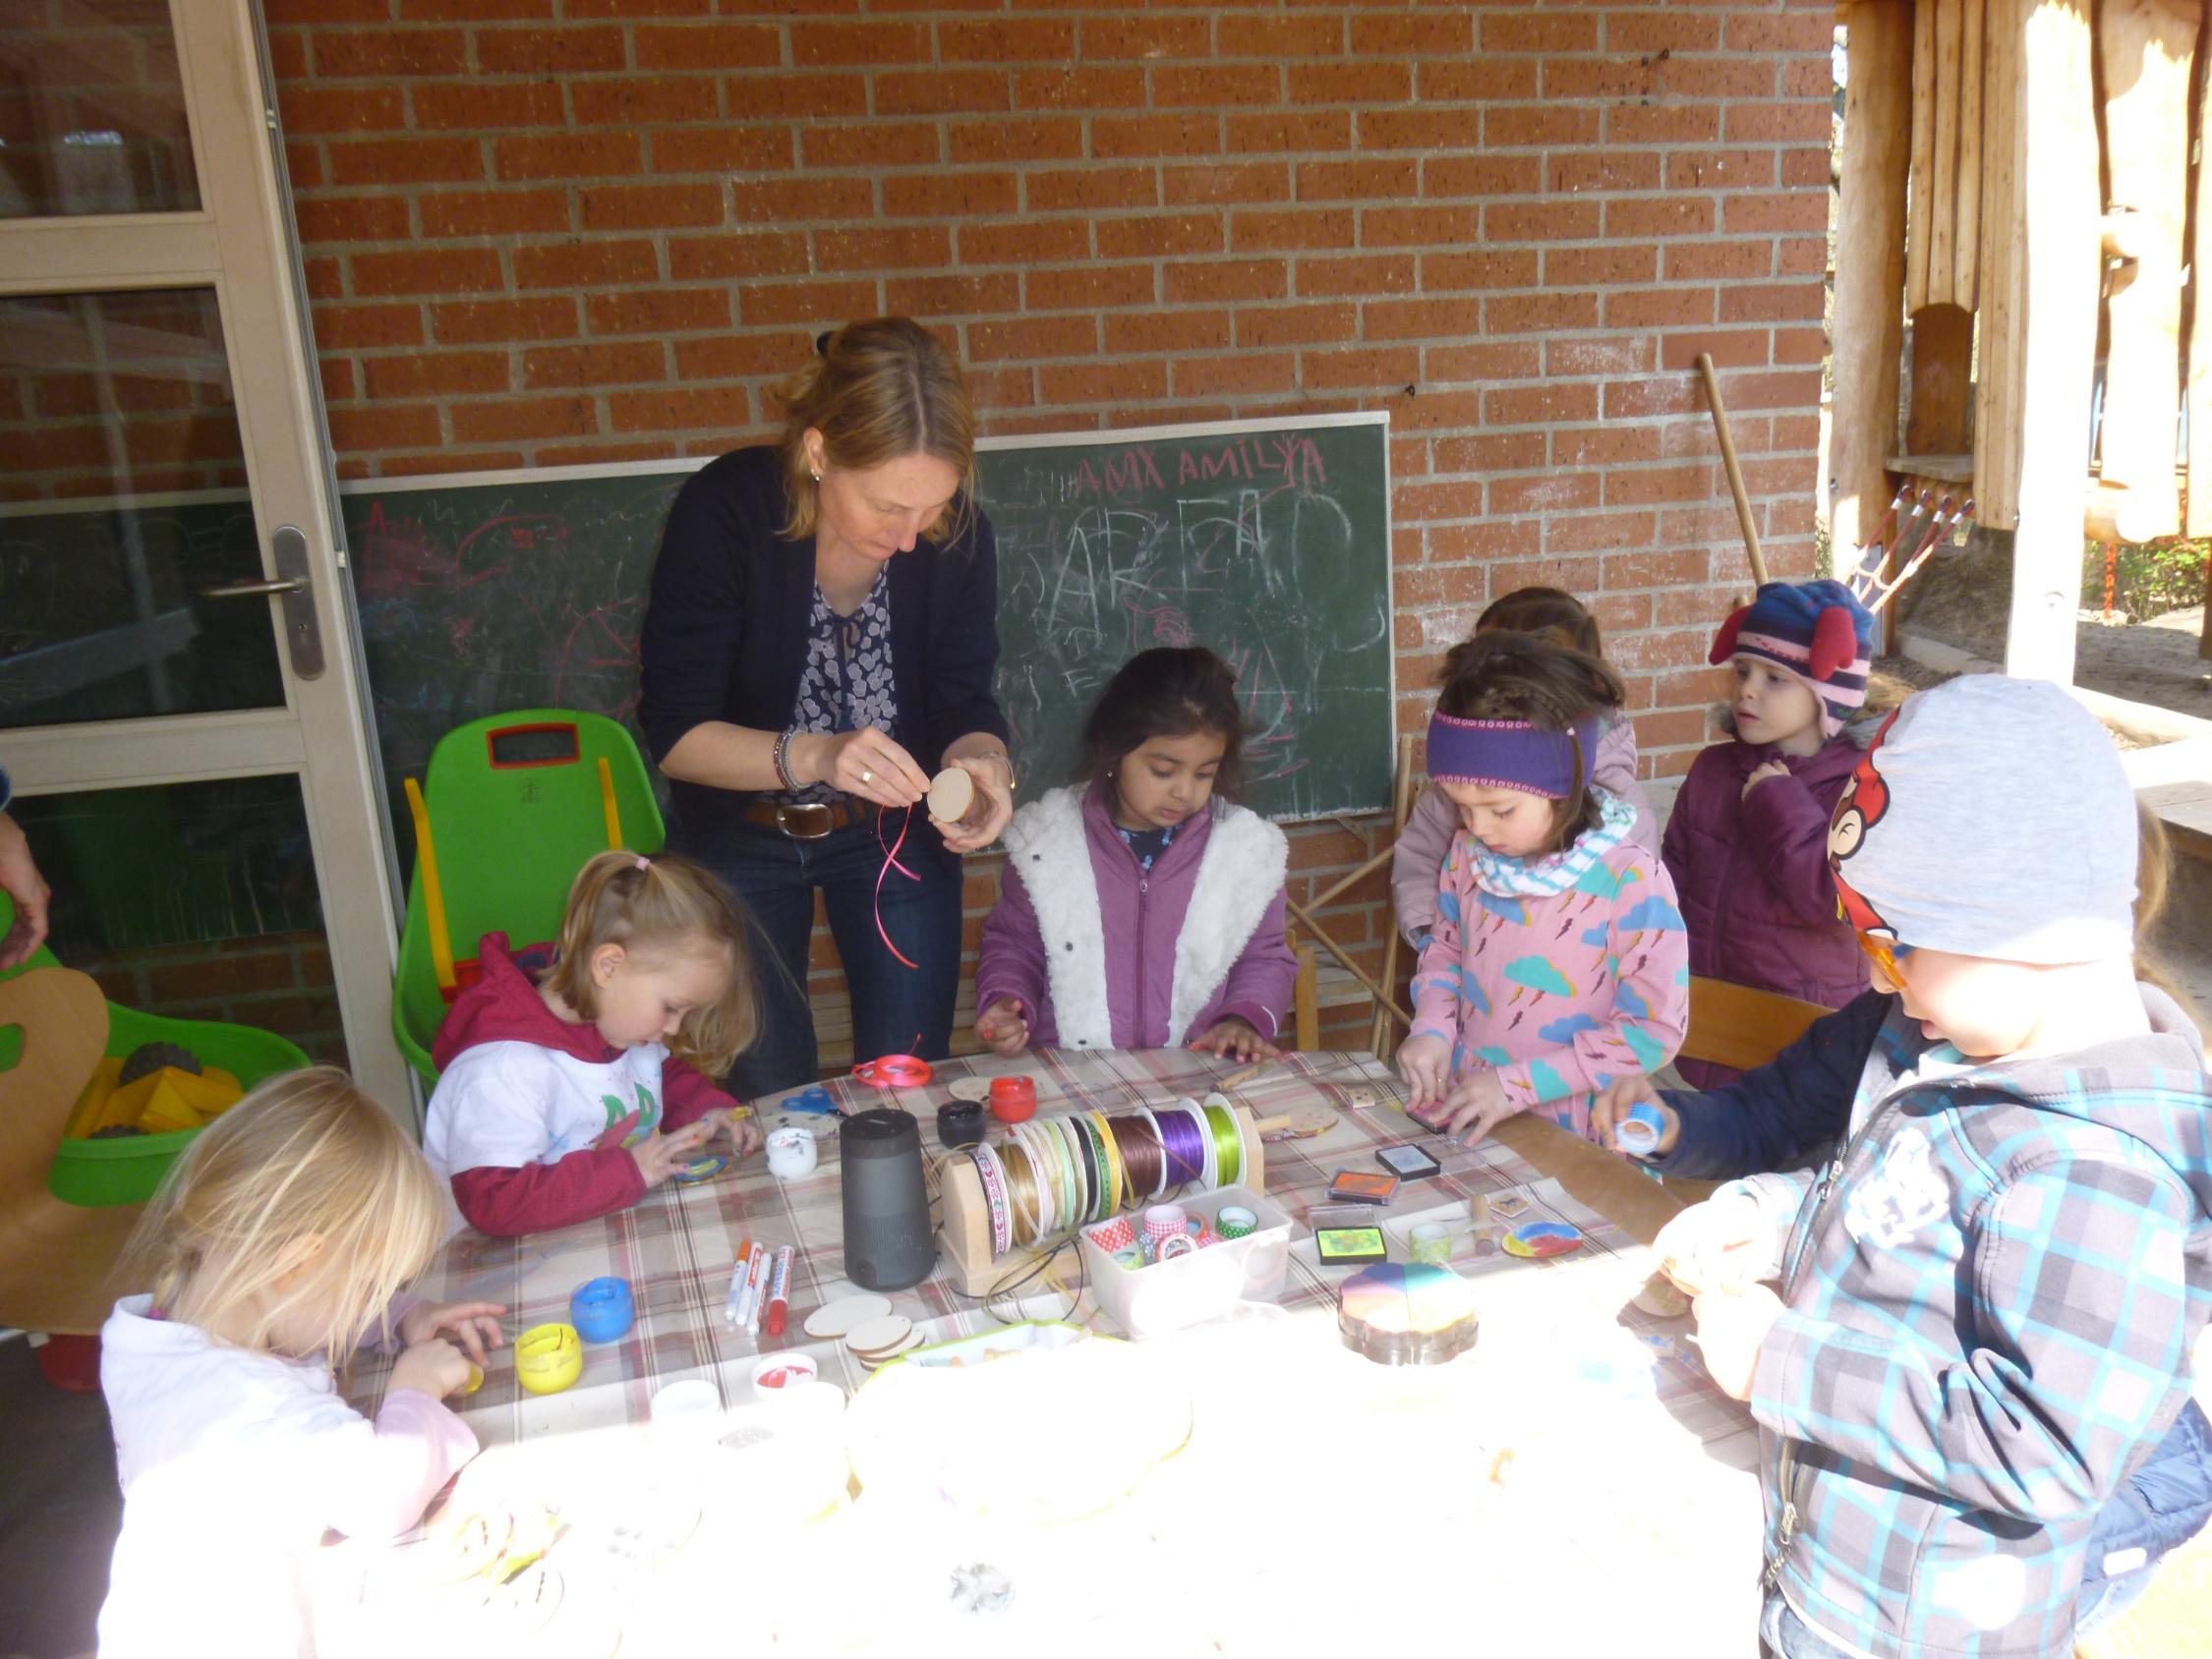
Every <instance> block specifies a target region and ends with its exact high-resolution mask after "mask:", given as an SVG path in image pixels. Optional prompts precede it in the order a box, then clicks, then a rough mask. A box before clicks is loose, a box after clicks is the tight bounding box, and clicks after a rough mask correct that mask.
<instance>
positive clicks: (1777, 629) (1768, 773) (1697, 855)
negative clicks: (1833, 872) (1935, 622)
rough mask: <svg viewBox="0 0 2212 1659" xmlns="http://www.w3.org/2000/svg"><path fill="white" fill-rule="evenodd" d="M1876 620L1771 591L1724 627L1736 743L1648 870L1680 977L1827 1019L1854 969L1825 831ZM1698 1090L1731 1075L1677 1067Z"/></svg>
mask: <svg viewBox="0 0 2212 1659" xmlns="http://www.w3.org/2000/svg"><path fill="white" fill-rule="evenodd" d="M1873 639H1874V617H1873V614H1872V613H1871V612H1869V611H1868V610H1867V608H1866V606H1865V605H1863V604H1861V603H1860V602H1859V601H1858V600H1857V599H1856V598H1854V597H1853V596H1852V595H1851V594H1850V592H1849V591H1848V590H1846V589H1845V588H1844V587H1843V585H1842V584H1841V583H1838V582H1825V581H1824V582H1797V583H1789V582H1769V583H1767V584H1766V585H1765V586H1764V587H1762V588H1761V589H1760V590H1759V592H1758V594H1757V595H1756V596H1755V597H1754V598H1753V600H1752V601H1751V603H1750V604H1748V605H1746V606H1744V607H1743V608H1742V609H1740V610H1738V611H1737V612H1736V613H1735V614H1734V615H1732V616H1730V617H1729V618H1728V620H1727V621H1725V622H1723V623H1722V624H1721V625H1720V632H1719V635H1718V637H1717V638H1716V639H1715V641H1714V644H1713V651H1712V658H1711V659H1712V660H1713V661H1714V662H1717V663H1718V662H1725V663H1727V664H1728V665H1729V666H1730V667H1731V668H1733V669H1734V670H1735V677H1736V684H1735V692H1734V697H1733V700H1732V704H1731V707H1730V715H1731V730H1732V733H1733V739H1732V741H1730V742H1727V743H1716V744H1715V745H1714V746H1713V747H1712V748H1710V749H1708V750H1706V751H1705V752H1704V753H1703V754H1701V755H1699V756H1698V758H1697V760H1696V762H1695V763H1694V764H1693V765H1692V766H1691V768H1690V774H1689V776H1688V777H1686V778H1684V779H1683V781H1682V792H1681V793H1680V794H1679V795H1678V796H1676V797H1675V801H1674V811H1673V813H1672V814H1671V815H1670V816H1669V817H1668V819H1667V821H1666V837H1665V839H1664V841H1663V842H1661V844H1660V849H1659V850H1660V854H1661V856H1662V857H1663V858H1664V859H1665V861H1666V872H1667V874H1668V875H1669V876H1671V877H1673V878H1674V890H1675V891H1676V892H1677V893H1678V894H1680V896H1681V904H1682V914H1683V917H1684V918H1685V919H1686V920H1687V921H1688V923H1689V927H1690V972H1692V973H1693V974H1698V975H1701V976H1705V977H1708V978H1713V979H1726V980H1733V981H1734V982H1735V983H1737V984H1738V985H1752V986H1757V987H1759V988H1760V989H1761V990H1765V991H1779V992H1782V993H1784V994H1785V995H1787V996H1791V997H1799V998H1802V999H1804V1000H1805V1001H1808V1002H1820V1003H1824V1004H1826V1005H1827V1006H1829V1007H1832V1008H1839V1007H1841V1006H1842V1005H1843V1004H1844V1003H1845V1002H1848V1001H1850V1000H1851V999H1852V998H1853V997H1855V996H1857V995H1858V994H1859V993H1860V992H1861V991H1863V990H1865V989H1866V964H1865V962H1864V961H1863V960H1862V959H1861V958H1860V956H1859V951H1858V946H1857V944H1854V943H1853V941H1852V938H1851V930H1850V929H1849V928H1848V927H1846V926H1844V924H1843V922H1842V921H1841V919H1840V918H1839V917H1838V916H1837V914H1836V910H1835V888H1834V885H1833V884H1832V883H1831V882H1830V880H1829V874H1828V819H1829V814H1830V812H1831V811H1833V810H1834V806H1835V800H1836V797H1837V796H1838V795H1840V794H1842V792H1843V785H1844V782H1845V781H1846V780H1847V779H1848V778H1849V777H1850V775H1851V769H1852V768H1853V767H1855V766H1857V765H1858V761H1859V755H1860V744H1859V743H1858V742H1856V741H1854V740H1853V736H1852V734H1851V733H1850V732H1849V731H1847V730H1846V729H1845V723H1846V722H1847V721H1848V720H1850V718H1851V717H1852V715H1855V714H1856V713H1857V712H1858V710H1859V708H1860V707H1861V705H1863V704H1864V703H1865V702H1866V695H1867V680H1868V675H1869V671H1870V669H1871V667H1872V663H1871V661H1870V659H1869V654H1870V652H1871V649H1872V646H1873ZM1678 1069H1679V1070H1680V1072H1681V1074H1682V1077H1683V1079H1684V1080H1685V1081H1686V1082H1688V1083H1689V1084H1690V1085H1691V1086H1692V1087H1694V1088H1700V1089H1712V1088H1718V1087H1719V1086H1720V1085H1721V1084H1723V1083H1726V1082H1728V1081H1729V1080H1730V1079H1732V1078H1733V1077H1734V1076H1735V1075H1736V1074H1735V1072H1733V1071H1731V1070H1729V1069H1727V1068H1726V1067H1724V1066H1717V1065H1712V1064H1709V1063H1707V1062H1704V1061H1700V1060H1684V1061H1682V1062H1681V1063H1680V1065H1679V1067H1678Z"/></svg>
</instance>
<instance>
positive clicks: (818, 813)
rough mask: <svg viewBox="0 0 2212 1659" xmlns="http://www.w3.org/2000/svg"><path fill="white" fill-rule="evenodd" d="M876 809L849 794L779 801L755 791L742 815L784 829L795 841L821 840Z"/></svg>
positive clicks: (864, 819) (749, 820)
mask: <svg viewBox="0 0 2212 1659" xmlns="http://www.w3.org/2000/svg"><path fill="white" fill-rule="evenodd" d="M874 810H875V807H874V804H873V803H872V802H869V801H859V800H854V799H853V798H852V797H851V796H849V795H840V796H839V797H838V798H837V799H836V800H834V801H777V800H771V799H770V798H769V797H767V796H766V795H755V796H754V797H753V798H752V799H751V800H749V801H747V802H746V803H745V810H744V813H743V814H742V817H743V818H744V821H745V822H746V823H747V824H759V825H762V826H765V827H766V828H768V829H781V830H783V831H784V833H785V834H786V835H788V836H790V837H791V839H792V840H794V841H819V840H820V839H821V838H822V837H823V836H824V835H829V834H834V833H835V832H836V831H838V830H840V829H844V828H846V827H847V826H848V825H853V824H862V823H865V822H866V821H867V816H868V814H869V813H871V812H873V811H874Z"/></svg>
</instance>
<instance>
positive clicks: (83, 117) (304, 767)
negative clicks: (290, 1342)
mask: <svg viewBox="0 0 2212 1659" xmlns="http://www.w3.org/2000/svg"><path fill="white" fill-rule="evenodd" d="M275 139H276V117H275V99H274V96H273V94H272V92H271V90H270V88H269V86H268V81H267V76H266V73H265V69H264V59H263V54H262V47H261V40H260V36H259V25H258V23H257V19H256V13H255V8H254V6H253V3H252V0H172V3H164V0H31V3H30V4H29V5H25V6H18V7H13V8H10V12H9V27H8V28H7V29H4V30H0V767H5V768H6V769H7V771H8V772H10V773H11V774H12V775H13V777H14V780H15V786H16V795H17V799H16V802H15V805H14V806H13V807H12V808H11V813H12V816H14V817H15V818H16V820H17V821H18V822H19V823H20V824H22V825H23V827H24V829H25V830H26V832H27V834H28V835H29V838H30V843H31V847H32V851H33V854H34V855H35V856H36V858H37V860H38V864H39V867H40V870H41V871H42V873H43V874H44V875H45V877H46V879H47V881H48V883H49V884H50V885H51V886H52V887H53V888H54V903H53V928H52V937H51V940H50V944H51V946H52V948H53V950H54V952H55V954H56V956H57V957H58V958H59V959H60V960H61V961H63V962H64V963H66V964H68V965H70V966H75V967H83V968H85V969H86V970H87V971H88V972H91V973H93V974H94V975H95V976H96V977H98V978H99V979H100V981H101V983H102V985H103V986H104V987H105V988H106V990H107V994H108V996H109V997H110V998H111V999H112V1000H114V1001H122V1002H129V1003H132V1004H133V1005H136V1006H140V1007H145V1008H147V1009H149V1010H151V1011H154V1012H162V1013H176V1014H182V1015H186V1016H190V1017H201V1018H216V1019H226V1020H231V1021H234V1022H236V1023H241V1024H247V1025H259V1026H262V1027H263V1028H264V1029H268V1030H273V1031H277V1032H279V1033H281V1034H282V1035H285V1036H288V1037H291V1038H292V1039H293V1040H294V1041H296V1042H298V1043H299V1044H300V1046H301V1047H302V1048H304V1049H306V1050H307V1051H308V1052H309V1053H310V1054H311V1055H312V1056H313V1057H314V1058H318V1059H328V1060H332V1061H334V1062H337V1063H341V1064H345V1065H348V1066H350V1067H351V1069H352V1070H353V1072H354V1074H355V1075H356V1076H357V1077H358V1078H359V1079H360V1080H361V1082H362V1083H363V1085H364V1086H365V1087H367V1088H368V1089H369V1090H370V1091H371V1092H372V1093H374V1094H375V1095H376V1096H377V1098H378V1099H379V1100H381V1101H382V1102H383V1103H384V1104H385V1105H386V1106H387V1107H389V1108H391V1109H393V1110H394V1111H398V1112H402V1113H406V1112H409V1111H411V1104H410V1103H411V1101H412V1092H411V1085H410V1084H409V1082H408V1080H407V1073H406V1070H405V1067H404V1066H403V1065H402V1063H401V1061H400V1059H399V1057H398V1054H397V1051H396V1049H395V1047H394V1045H393V1043H392V1040H391V1035H390V1027H389V1009H390V998H391V969H392V961H393V953H394V943H395V942H394V936H393V931H392V905H391V887H390V881H389V877H388V875H387V870H388V868H389V866H388V862H387V854H386V849H385V845H384V837H383V830H382V827H381V822H380V819H379V817H378V808H377V799H378V792H377V789H376V786H375V771H374V762H373V760H372V758H371V756H372V750H371V747H370V744H369V742H368V737H367V731H366V727H365V720H364V716H363V709H364V708H365V706H366V705H365V701H364V699H363V697H362V695H361V687H360V679H359V661H358V654H357V650H356V643H355V642H356V631H355V624H354V620H353V616H352V613H351V610H350V602H351V601H350V597H349V595H348V593H347V590H346V585H345V583H344V581H343V578H342V568H343V555H342V553H341V551H340V550H339V548H338V545H337V538H336V532H335V523H336V520H335V514H334V512H333V508H332V494H333V490H332V485H331V480H330V471H329V465H328V461H327V454H326V444H325V440H324V436H323V421H322V412H321V407H320V400H319V398H318V395H317V387H316V380H315V375H314V369H313V364H312V361H311V346H310V336H309V333H308V328H307V322H306V315H305V312H304V309H303V306H302V301H301V294H300V287H299V277H298V267H297V262H296V259H295V257H294V254H293V248H292V241H291V235H290V228H289V217H288V209H287V206H286V200H285V195H284V187H283V180H282V176H281V162H280V158H279V153H278V150H277V146H276V143H275Z"/></svg>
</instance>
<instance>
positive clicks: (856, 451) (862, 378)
mask: <svg viewBox="0 0 2212 1659" xmlns="http://www.w3.org/2000/svg"><path fill="white" fill-rule="evenodd" d="M771 390H772V394H773V395H774V396H775V397H776V399H777V400H778V401H779V402H781V403H782V404H783V405H784V410H785V419H784V435H783V437H782V439H780V440H779V442H778V445H777V449H778V453H779V454H780V455H781V456H782V458H783V462H784V488H785V493H786V494H787V495H788V496H789V497H790V502H791V512H790V517H789V518H787V519H786V520H785V522H784V524H783V526H782V530H783V534H784V535H785V536H786V537H787V538H788V539H790V540H791V541H794V542H795V541H798V540H800V539H802V538H804V537H808V536H812V535H813V534H814V529H815V525H816V524H817V522H818V521H819V518H820V507H821V492H820V490H819V489H818V488H817V487H816V485H815V480H814V475H813V473H812V471H811V470H810V469H809V467H808V465H807V460H806V430H807V429H808V428H809V427H811V428H813V429H815V430H816V431H818V432H820V433H821V434H822V447H823V449H824V450H825V451H826V452H827V455H828V458H829V462H830V464H831V465H832V466H834V467H843V468H845V469H846V470H848V471H859V470H862V469H865V468H868V467H880V466H882V465H884V464H885V463H886V462H889V461H897V460H901V459H903V458H904V457H906V456H908V455H927V456H930V457H932V458H933V459H935V460H939V461H942V462H944V463H945V464H946V465H947V466H949V467H951V468H952V469H953V471H954V472H956V473H958V474H959V475H960V490H959V492H958V493H957V494H955V495H954V497H953V499H952V500H951V501H950V502H948V503H947V504H946V507H945V510H944V512H942V513H940V514H939V515H938V517H937V521H936V523H934V524H932V525H930V526H929V527H928V528H927V529H926V530H924V531H923V532H922V534H923V535H924V536H926V537H928V538H929V540H931V541H932V542H944V541H949V540H951V539H952V538H953V537H954V536H956V535H957V534H959V532H960V530H961V529H963V528H965V521H966V517H967V514H968V512H969V510H970V509H969V503H970V502H971V501H972V500H973V499H974V495H975V415H974V412H973V411H972V410H970V409H969V408H968V405H967V386H966V383H965V382H964V381H963V380H962V379H961V378H960V365H959V364H958V363H955V362H954V361H953V354H952V353H951V352H949V351H947V350H946V349H945V347H944V344H943V343H942V342H941V341H940V340H939V339H938V338H937V336H936V335H934V334H932V333H931V332H930V331H929V330H928V329H926V328H924V327H923V326H922V325H921V324H920V323H918V322H915V321H913V320H912V319H911V318H909V317H903V316H879V317H876V318H874V319H873V320H872V321H868V322H848V323H846V324H845V325H844V327H843V328H840V329H839V330H838V331H837V332H836V333H834V334H829V335H825V336H824V337H823V340H822V349H821V351H820V352H819V354H818V355H817V356H816V357H815V359H814V361H813V362H811V363H809V364H808V365H807V366H806V367H805V368H804V369H801V370H800V371H799V372H797V373H796V374H793V375H792V376H791V377H790V378H789V379H788V380H786V381H784V382H783V383H782V384H781V385H778V386H775V387H773V388H771Z"/></svg>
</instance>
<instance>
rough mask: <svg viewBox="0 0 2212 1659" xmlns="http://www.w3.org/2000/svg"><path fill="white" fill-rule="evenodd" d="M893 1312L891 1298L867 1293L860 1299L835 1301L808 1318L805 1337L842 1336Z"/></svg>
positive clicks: (850, 1298)
mask: <svg viewBox="0 0 2212 1659" xmlns="http://www.w3.org/2000/svg"><path fill="white" fill-rule="evenodd" d="M890 1311H891V1298H890V1297H889V1296H879V1295H877V1294H875V1292H873V1291H864V1292H862V1293H861V1294H860V1295H857V1296H845V1297H843V1298H842V1299H840V1300H838V1301H834V1302H825V1303H823V1304H822V1306H820V1307H818V1308H816V1309H815V1310H814V1311H813V1312H812V1313H810V1314H808V1315H807V1316H806V1334H807V1335H808V1336H810V1337H842V1336H844V1334H845V1333H846V1332H848V1331H851V1330H853V1329H855V1328H857V1327H859V1326H861V1325H865V1324H866V1323H867V1322H868V1321H869V1320H871V1319H881V1318H882V1317H883V1316H884V1315H885V1314H887V1313H889V1312H890Z"/></svg>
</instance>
